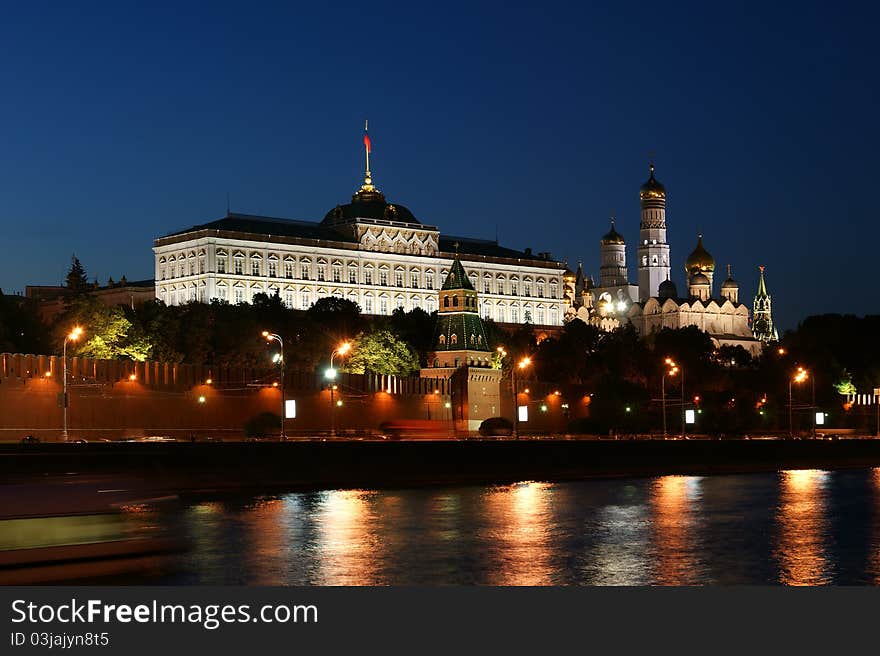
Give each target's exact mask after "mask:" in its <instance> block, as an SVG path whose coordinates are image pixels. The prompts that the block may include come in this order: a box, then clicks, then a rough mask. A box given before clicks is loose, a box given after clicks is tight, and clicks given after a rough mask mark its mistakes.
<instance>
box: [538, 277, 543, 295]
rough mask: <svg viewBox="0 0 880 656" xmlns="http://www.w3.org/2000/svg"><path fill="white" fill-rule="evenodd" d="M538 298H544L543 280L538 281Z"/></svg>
mask: <svg viewBox="0 0 880 656" xmlns="http://www.w3.org/2000/svg"><path fill="white" fill-rule="evenodd" d="M538 298H544V281H543V280H541V281H539V282H538Z"/></svg>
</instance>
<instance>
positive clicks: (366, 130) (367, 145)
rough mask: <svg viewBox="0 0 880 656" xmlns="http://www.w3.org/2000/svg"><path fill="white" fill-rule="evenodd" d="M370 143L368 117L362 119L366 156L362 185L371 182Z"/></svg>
mask: <svg viewBox="0 0 880 656" xmlns="http://www.w3.org/2000/svg"><path fill="white" fill-rule="evenodd" d="M371 146H372V144H371V143H370V121H369V119H364V153H365V154H366V156H367V171H366V174H365V175H364V185H371V186H372V184H373V176H372V175H371V174H370V150H372V147H371Z"/></svg>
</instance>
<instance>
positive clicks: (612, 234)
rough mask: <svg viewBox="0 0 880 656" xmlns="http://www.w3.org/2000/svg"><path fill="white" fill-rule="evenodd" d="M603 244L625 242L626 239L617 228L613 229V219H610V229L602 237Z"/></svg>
mask: <svg viewBox="0 0 880 656" xmlns="http://www.w3.org/2000/svg"><path fill="white" fill-rule="evenodd" d="M602 243H603V244H625V243H626V241H625V240H624V238H623V235H621V234H620V233H619V232H617V230H615V229H614V219H611V230H609V231H608V232H607V233H606V234H605V236H604V237H602Z"/></svg>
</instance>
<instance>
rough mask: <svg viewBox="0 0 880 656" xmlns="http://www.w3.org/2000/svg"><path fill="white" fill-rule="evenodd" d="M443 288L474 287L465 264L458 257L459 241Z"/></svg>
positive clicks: (471, 288)
mask: <svg viewBox="0 0 880 656" xmlns="http://www.w3.org/2000/svg"><path fill="white" fill-rule="evenodd" d="M441 289H444V290H449V289H470V290H473V289H474V286H473V285H472V284H471V281H470V278H468V276H467V273H466V272H465V270H464V266H462V264H461V258H459V257H458V243H457V242H456V244H455V259H454V260H453V261H452V266H451V267H449V274H448V275H447V276H446V280H445V281H443V286H442V287H441Z"/></svg>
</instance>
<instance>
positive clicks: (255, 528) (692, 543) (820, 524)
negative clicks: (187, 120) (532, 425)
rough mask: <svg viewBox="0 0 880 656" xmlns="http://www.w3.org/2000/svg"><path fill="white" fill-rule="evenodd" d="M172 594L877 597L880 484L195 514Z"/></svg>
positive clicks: (240, 502) (594, 492)
mask: <svg viewBox="0 0 880 656" xmlns="http://www.w3.org/2000/svg"><path fill="white" fill-rule="evenodd" d="M166 520H167V521H168V522H170V523H171V524H172V526H173V527H174V528H176V530H177V531H178V532H180V533H182V534H183V535H184V536H186V537H188V538H189V540H190V543H191V546H192V549H191V550H190V552H189V553H187V554H185V555H183V556H181V558H180V560H179V562H178V563H177V564H178V571H177V573H176V574H175V575H173V577H171V578H169V579H167V580H166V581H165V582H168V583H200V584H252V585H303V584H307V585H394V584H397V585H442V584H489V585H554V584H563V585H566V584H568V585H570V584H576V585H649V584H650V585H703V584H761V583H770V584H773V583H782V584H786V585H817V584H828V583H831V584H875V585H876V584H880V469H876V470H869V471H848V472H824V471H815V470H808V471H785V472H779V473H776V474H750V475H731V476H707V477H698V476H663V477H658V478H653V479H621V480H604V481H583V482H567V483H537V482H523V483H518V484H514V485H502V486H486V487H448V488H433V489H410V490H333V491H325V492H314V493H292V494H286V495H281V496H272V497H246V498H225V499H223V500H219V501H218V500H216V499H215V500H211V501H208V502H191V503H189V504H185V505H184V506H183V507H182V508H181V509H180V511H179V512H176V513H173V514H172V515H171V516H170V517H166Z"/></svg>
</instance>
